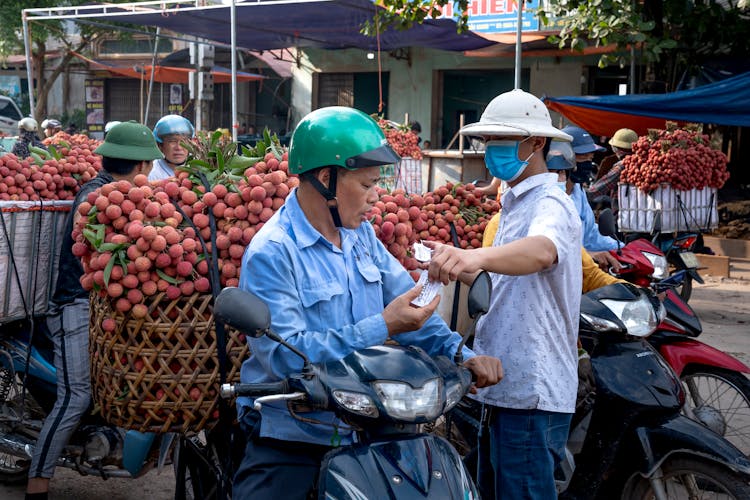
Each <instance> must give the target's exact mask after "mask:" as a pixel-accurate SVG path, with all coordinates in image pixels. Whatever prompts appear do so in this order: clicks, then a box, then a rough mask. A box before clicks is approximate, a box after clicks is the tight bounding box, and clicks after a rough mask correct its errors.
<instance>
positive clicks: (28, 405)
mask: <svg viewBox="0 0 750 500" xmlns="http://www.w3.org/2000/svg"><path fill="white" fill-rule="evenodd" d="M40 323H41V324H40ZM33 324H34V323H33V322H30V321H26V320H24V321H18V322H14V323H9V324H5V325H3V326H2V327H1V328H0V482H2V483H6V484H11V483H21V482H25V481H26V480H27V476H28V470H29V467H30V465H31V455H32V452H33V447H34V446H35V445H36V438H37V437H38V435H39V432H40V431H41V429H42V424H43V423H44V418H45V417H46V415H47V413H48V412H49V411H50V410H51V409H52V406H53V404H54V402H55V398H56V383H57V382H56V380H57V379H56V373H55V367H54V366H53V365H52V351H51V342H49V338H48V337H46V336H45V332H44V325H43V322H39V323H37V326H38V328H37V329H36V330H37V331H34V334H33V335H32V334H31V331H32V328H33ZM27 362H28V365H27ZM24 385H25V388H26V391H24ZM155 437H156V435H155V434H144V433H140V432H137V431H133V430H129V431H125V430H124V429H119V428H117V427H114V426H111V425H109V424H107V423H106V422H104V421H103V420H102V419H101V418H100V417H99V416H98V415H95V414H92V413H89V414H86V415H85V416H84V417H83V420H82V422H81V424H80V425H79V427H78V428H77V430H76V431H75V432H74V433H73V436H72V437H71V439H70V442H69V444H68V446H66V447H65V449H64V451H63V454H62V456H61V457H60V458H59V459H58V462H57V466H58V467H66V468H69V469H74V470H76V471H78V472H79V473H80V474H82V475H97V476H100V477H102V478H103V479H107V478H110V477H126V478H130V477H139V476H141V475H143V474H145V473H146V472H148V471H149V470H151V469H152V468H154V467H156V466H157V464H158V466H159V467H161V466H163V465H164V464H165V463H166V460H167V458H168V457H169V452H170V444H171V441H172V435H170V434H166V435H164V436H163V437H162V439H161V440H155ZM157 443H158V444H157ZM157 449H158V452H157Z"/></svg>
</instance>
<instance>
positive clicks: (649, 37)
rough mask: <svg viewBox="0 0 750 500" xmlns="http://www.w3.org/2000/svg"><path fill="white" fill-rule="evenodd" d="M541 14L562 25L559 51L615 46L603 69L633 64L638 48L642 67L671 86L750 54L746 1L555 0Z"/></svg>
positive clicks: (749, 12) (557, 38)
mask: <svg viewBox="0 0 750 500" xmlns="http://www.w3.org/2000/svg"><path fill="white" fill-rule="evenodd" d="M742 2H744V3H742ZM540 14H541V16H542V19H543V22H545V23H546V22H549V21H550V20H551V19H553V18H557V19H558V20H559V21H561V22H560V23H559V24H560V26H561V29H560V34H559V35H558V36H555V37H551V39H550V41H551V42H552V43H555V44H557V45H558V46H559V47H561V48H562V47H571V48H574V49H581V50H582V49H583V48H585V47H587V46H591V45H595V46H603V45H614V46H615V47H616V48H617V50H616V51H615V52H613V53H609V54H604V55H602V56H601V58H600V61H599V65H600V66H602V67H603V66H607V65H610V64H619V65H625V64H627V63H629V62H630V56H629V48H630V47H631V46H635V47H637V54H638V59H639V62H642V63H645V64H647V65H649V66H650V68H651V70H652V72H653V73H654V74H655V75H657V77H658V78H660V79H662V80H664V81H668V82H669V81H672V82H673V81H674V79H675V76H676V75H678V74H680V73H682V72H684V71H688V72H689V71H691V70H692V69H694V68H697V67H699V66H701V65H703V64H705V63H706V62H709V61H712V60H716V59H717V58H722V57H729V58H737V59H741V58H746V57H747V53H748V50H750V9H748V5H747V2H746V1H744V0H740V1H739V2H738V0H641V1H633V0H550V2H549V4H548V5H547V6H546V7H544V8H540ZM556 24H557V23H556ZM657 63H658V64H657Z"/></svg>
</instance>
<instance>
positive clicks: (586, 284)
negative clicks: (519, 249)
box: [482, 210, 627, 293]
mask: <svg viewBox="0 0 750 500" xmlns="http://www.w3.org/2000/svg"><path fill="white" fill-rule="evenodd" d="M501 212H502V210H501V211H500V212H498V213H496V214H495V215H494V216H492V219H490V221H489V222H488V223H487V227H485V229H484V234H483V236H482V246H483V247H491V246H492V242H493V240H494V239H495V234H496V233H497V229H498V226H499V224H500V213H501ZM581 267H582V270H583V291H582V293H587V292H590V291H591V290H596V289H597V288H600V287H603V286H606V285H612V284H613V283H627V281H625V280H621V279H619V278H615V277H614V276H612V275H611V274H609V273H605V272H604V271H602V270H601V268H600V267H599V266H598V265H597V263H596V262H594V259H592V258H591V255H589V253H588V252H587V251H586V249H584V248H583V247H581Z"/></svg>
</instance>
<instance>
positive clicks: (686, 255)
mask: <svg viewBox="0 0 750 500" xmlns="http://www.w3.org/2000/svg"><path fill="white" fill-rule="evenodd" d="M680 257H681V258H682V262H684V263H685V267H687V268H688V269H695V268H697V267H698V266H700V262H698V257H696V256H695V254H694V253H693V252H680Z"/></svg>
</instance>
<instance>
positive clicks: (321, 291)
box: [237, 189, 474, 446]
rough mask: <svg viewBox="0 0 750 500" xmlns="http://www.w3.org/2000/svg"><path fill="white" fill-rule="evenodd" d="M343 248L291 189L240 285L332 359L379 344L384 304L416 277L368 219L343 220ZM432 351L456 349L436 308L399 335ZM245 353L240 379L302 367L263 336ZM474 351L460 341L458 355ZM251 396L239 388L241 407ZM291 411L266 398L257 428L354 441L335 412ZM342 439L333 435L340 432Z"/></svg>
mask: <svg viewBox="0 0 750 500" xmlns="http://www.w3.org/2000/svg"><path fill="white" fill-rule="evenodd" d="M339 231H340V235H341V248H338V247H336V246H335V245H333V244H332V243H331V242H330V241H328V240H326V239H325V238H324V237H323V236H322V235H321V234H320V233H319V232H318V231H317V230H316V229H315V228H314V227H313V226H312V225H311V224H310V222H309V221H308V220H307V217H306V216H305V214H304V212H303V211H302V209H301V208H300V206H299V202H298V200H297V191H296V189H295V190H293V191H292V192H291V193H290V194H289V196H288V197H287V199H286V202H285V204H284V205H283V206H282V207H281V208H280V209H279V210H278V211H277V212H276V213H275V214H274V215H273V217H271V219H270V220H269V221H268V222H266V224H265V225H264V226H263V228H262V229H261V230H260V231H259V232H258V233H257V234H256V235H255V237H254V238H253V240H252V242H251V243H250V245H249V246H248V247H247V249H246V250H245V255H244V256H243V258H242V269H241V272H240V285H239V287H240V288H241V289H243V290H248V291H250V292H252V293H254V294H255V295H257V296H258V297H260V298H261V299H262V300H263V301H264V302H265V303H266V304H268V306H269V308H270V310H271V324H272V329H273V331H275V332H276V333H277V334H279V335H280V336H281V337H283V338H284V340H286V341H287V342H288V343H289V344H291V345H293V346H294V347H296V348H297V349H299V350H300V351H302V352H303V353H305V354H306V355H307V357H308V358H309V359H310V362H312V363H320V362H327V361H333V360H338V359H341V358H343V357H345V356H346V355H348V354H349V353H351V352H353V351H356V350H359V349H363V348H366V347H370V346H375V345H381V344H383V343H384V342H385V341H386V339H387V338H388V329H387V327H386V324H385V320H384V319H383V315H382V312H383V309H384V308H385V306H386V305H387V304H389V303H390V302H391V301H392V300H393V299H395V298H396V297H398V296H399V295H401V294H403V293H404V292H406V291H407V290H409V289H411V288H413V287H414V280H413V279H412V278H411V276H410V275H409V273H408V272H407V271H406V270H405V269H404V267H403V266H402V265H401V264H400V263H399V262H398V261H397V260H396V259H395V258H394V257H393V256H392V255H391V254H390V253H388V251H387V250H386V248H385V247H384V246H383V244H382V243H381V242H380V241H379V240H378V239H377V237H376V236H375V231H374V230H373V228H372V226H371V225H370V224H369V223H363V224H361V225H360V226H359V227H358V228H357V229H345V228H340V229H339ZM395 339H396V340H398V342H399V343H400V344H402V345H417V346H419V347H421V348H423V349H424V350H425V351H426V352H427V353H429V354H430V355H433V356H435V355H439V354H443V355H446V356H453V355H454V354H455V351H456V348H457V347H458V344H459V343H460V341H461V337H460V336H459V335H458V334H457V333H455V332H452V331H451V330H450V329H449V328H448V326H447V325H446V324H445V322H444V321H443V320H442V319H441V318H440V316H438V315H437V314H433V315H432V317H431V318H430V319H428V320H427V322H425V324H424V325H423V326H422V328H421V329H419V330H417V331H414V332H408V333H403V334H400V335H397V336H396V337H395ZM248 342H249V345H250V357H249V358H248V359H247V360H246V361H245V362H244V363H243V364H242V370H241V372H240V373H241V374H240V379H241V381H242V382H244V383H257V382H273V381H277V380H280V379H283V378H286V377H287V376H289V375H291V374H293V373H299V371H300V370H301V368H302V360H301V359H300V358H299V357H298V356H297V355H295V354H293V353H292V352H290V351H289V350H288V349H287V348H286V347H284V346H282V345H280V344H278V343H277V342H274V341H272V340H270V339H268V338H267V337H262V338H258V339H256V338H251V337H248ZM473 356H474V353H473V352H472V351H471V350H469V349H468V348H464V358H465V359H469V358H471V357H473ZM251 404H252V399H250V398H238V400H237V405H238V409H239V410H240V411H242V407H244V406H248V405H251ZM302 415H303V416H304V417H305V418H306V419H312V420H316V421H318V422H323V423H324V424H314V423H310V422H302V421H299V420H297V419H294V418H293V417H292V416H291V415H290V413H289V411H288V410H287V406H286V403H284V402H282V403H270V404H264V405H263V407H262V410H261V417H262V418H261V429H260V436H262V437H271V438H275V439H283V440H289V441H302V442H307V443H315V444H322V445H328V446H330V445H331V444H332V438H334V437H336V436H338V437H340V438H341V443H342V444H347V443H350V442H351V440H352V431H351V428H349V427H348V426H347V425H346V424H344V423H342V422H341V421H340V420H339V419H338V418H336V416H335V415H334V414H333V413H332V412H312V413H311V412H308V413H303V414H302ZM336 439H338V438H336Z"/></svg>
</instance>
